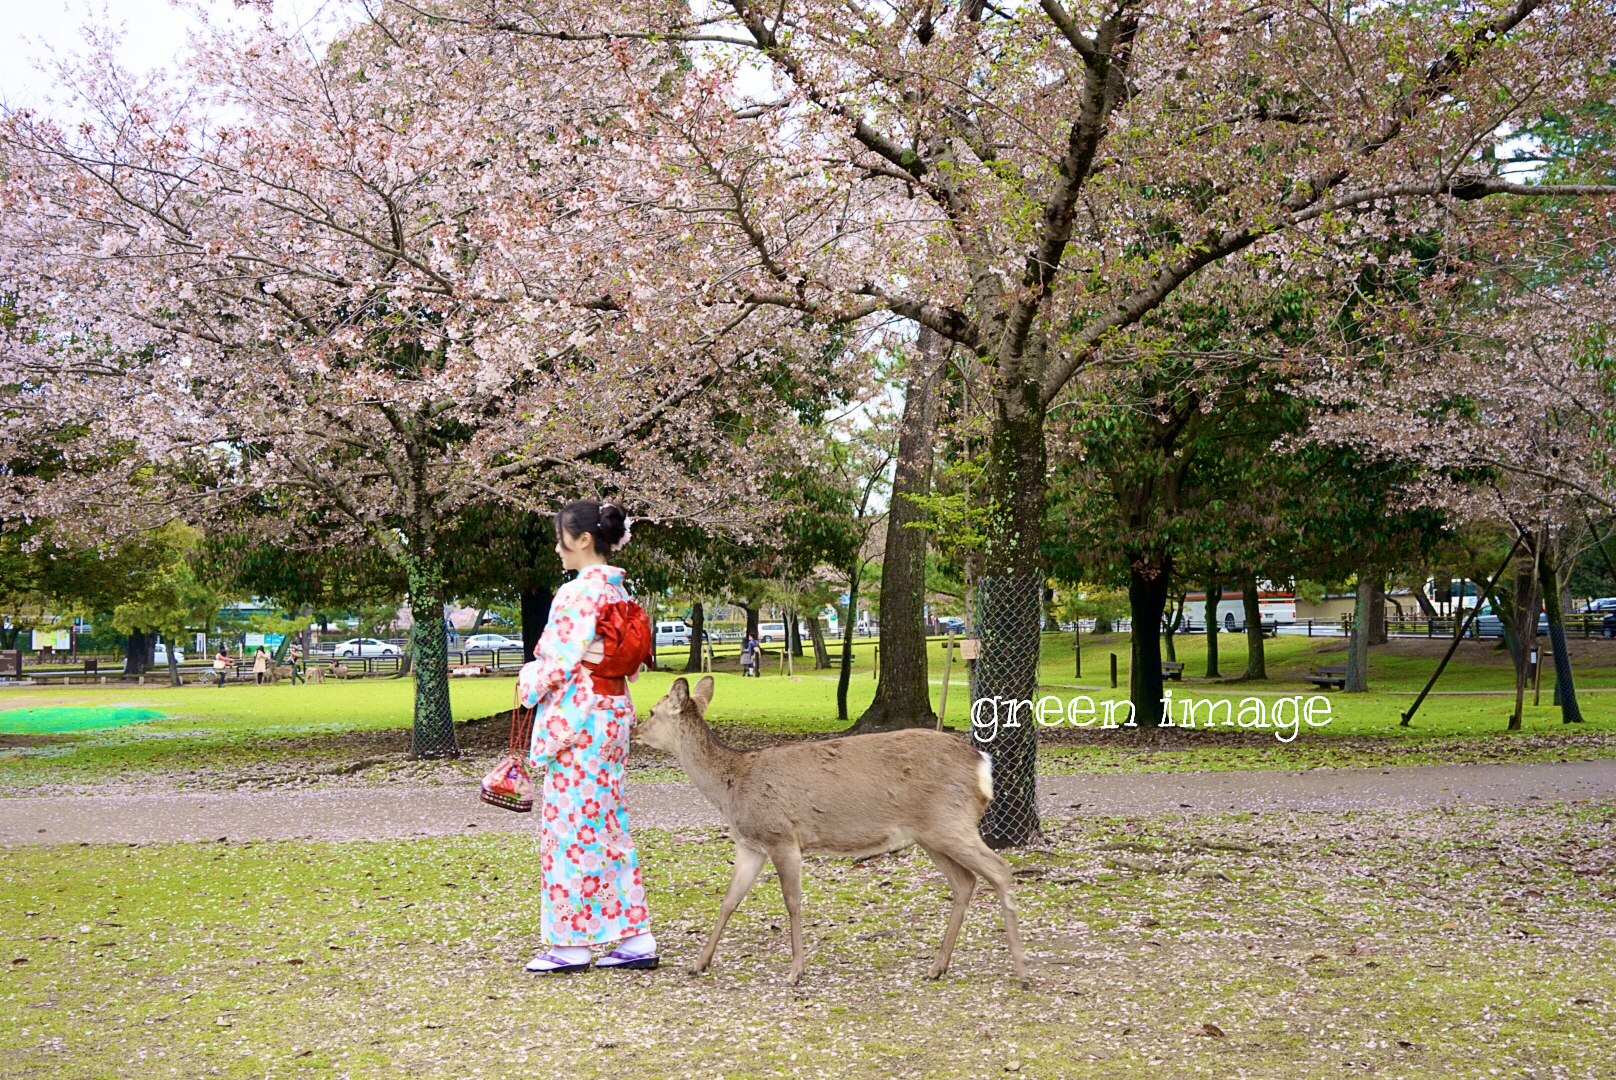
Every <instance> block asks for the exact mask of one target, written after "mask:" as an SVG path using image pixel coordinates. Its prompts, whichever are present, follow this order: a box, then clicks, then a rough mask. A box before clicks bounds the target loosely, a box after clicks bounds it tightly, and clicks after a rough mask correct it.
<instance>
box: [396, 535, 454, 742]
mask: <svg viewBox="0 0 1616 1080" xmlns="http://www.w3.org/2000/svg"><path fill="white" fill-rule="evenodd" d="M404 569H405V571H406V572H407V573H408V575H409V583H410V611H411V612H412V613H413V614H414V615H415V625H414V626H413V627H412V628H411V630H410V644H411V645H412V646H413V647H414V650H415V728H414V733H413V735H414V738H413V743H412V746H411V749H410V756H411V757H415V758H453V757H459V756H460V747H459V746H458V745H457V744H456V743H455V730H454V713H453V712H452V711H451V710H450V708H449V636H448V634H447V632H446V631H445V630H444V626H443V600H444V584H443V564H442V562H440V561H439V560H438V559H436V558H433V557H432V556H430V555H427V556H412V557H410V558H409V559H408V560H407V561H406V562H405V564H404Z"/></svg>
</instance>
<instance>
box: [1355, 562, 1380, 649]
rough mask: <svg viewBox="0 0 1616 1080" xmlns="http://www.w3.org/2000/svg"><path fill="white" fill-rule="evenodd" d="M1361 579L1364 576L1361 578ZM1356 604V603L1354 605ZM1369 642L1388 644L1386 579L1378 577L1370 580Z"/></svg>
mask: <svg viewBox="0 0 1616 1080" xmlns="http://www.w3.org/2000/svg"><path fill="white" fill-rule="evenodd" d="M1359 580H1360V581H1361V580H1362V578H1360V579H1359ZM1354 606H1356V604H1355V605H1354ZM1368 630H1369V636H1368V639H1367V640H1368V642H1369V644H1371V645H1384V644H1386V641H1387V640H1388V639H1387V635H1386V581H1385V579H1384V578H1380V577H1376V578H1373V579H1372V580H1371V581H1370V582H1369V623H1368Z"/></svg>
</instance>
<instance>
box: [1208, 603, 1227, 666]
mask: <svg viewBox="0 0 1616 1080" xmlns="http://www.w3.org/2000/svg"><path fill="white" fill-rule="evenodd" d="M1222 602H1223V587H1222V586H1220V585H1208V586H1207V587H1206V677H1207V678H1209V679H1220V678H1222V677H1223V676H1222V675H1221V674H1219V672H1218V605H1219V604H1220V603H1222Z"/></svg>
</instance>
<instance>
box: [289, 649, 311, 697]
mask: <svg viewBox="0 0 1616 1080" xmlns="http://www.w3.org/2000/svg"><path fill="white" fill-rule="evenodd" d="M286 658H287V660H288V661H290V662H291V665H292V685H293V686H296V685H297V684H298V683H306V682H308V680H307V679H305V678H304V677H303V646H302V645H300V644H299V643H298V642H295V641H294V642H292V650H291V652H289V653H287V654H286Z"/></svg>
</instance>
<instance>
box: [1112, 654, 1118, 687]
mask: <svg viewBox="0 0 1616 1080" xmlns="http://www.w3.org/2000/svg"><path fill="white" fill-rule="evenodd" d="M1116 688H1117V654H1116V653H1112V654H1111V689H1113V690H1115V689H1116Z"/></svg>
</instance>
